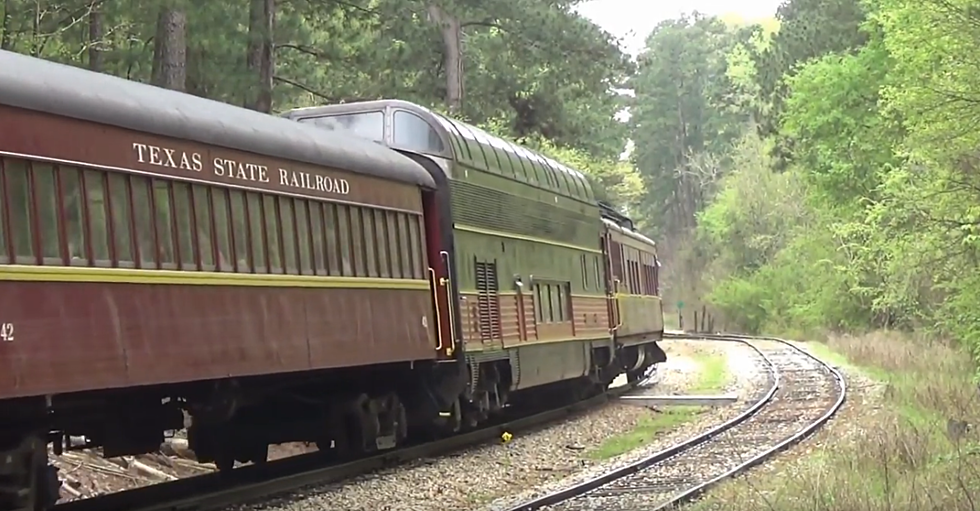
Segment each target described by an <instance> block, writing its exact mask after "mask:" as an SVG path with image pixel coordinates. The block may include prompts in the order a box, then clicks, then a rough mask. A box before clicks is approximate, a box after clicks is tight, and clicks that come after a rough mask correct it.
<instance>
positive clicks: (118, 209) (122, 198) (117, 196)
mask: <svg viewBox="0 0 980 511" xmlns="http://www.w3.org/2000/svg"><path fill="white" fill-rule="evenodd" d="M106 184H108V187H109V190H108V193H107V195H106V197H107V198H108V199H109V209H110V211H109V216H110V218H111V221H112V246H113V248H114V249H115V251H116V264H117V265H118V266H120V267H122V268H133V267H134V266H135V265H136V262H135V261H136V254H135V253H134V248H133V209H132V207H130V202H131V200H130V196H129V176H126V175H123V174H115V173H110V174H109V179H108V180H107V183H106Z"/></svg>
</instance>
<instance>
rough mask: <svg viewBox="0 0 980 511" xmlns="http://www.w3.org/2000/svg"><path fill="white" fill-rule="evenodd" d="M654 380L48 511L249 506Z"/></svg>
mask: <svg viewBox="0 0 980 511" xmlns="http://www.w3.org/2000/svg"><path fill="white" fill-rule="evenodd" d="M655 382H656V374H655V373H654V374H652V375H650V376H649V377H647V378H645V379H643V380H640V381H636V382H633V383H630V384H626V385H621V386H619V387H613V388H610V389H608V390H607V391H606V392H605V393H603V394H600V395H598V396H595V397H592V398H589V399H585V400H582V401H579V402H577V403H573V404H570V405H566V406H562V407H559V408H554V409H551V410H547V411H544V412H539V413H534V414H531V415H527V416H523V417H518V418H514V419H513V420H509V421H506V422H500V423H496V424H491V425H488V426H486V427H483V428H481V429H478V430H475V431H471V432H467V433H462V434H459V435H455V436H452V437H449V438H445V439H441V440H438V441H434V442H429V443H425V444H419V445H412V446H407V447H404V448H399V449H394V450H391V451H386V452H384V453H380V454H378V455H375V456H371V457H366V458H362V459H358V460H355V461H351V462H347V463H342V464H337V463H334V464H329V465H325V463H324V460H323V458H322V457H321V456H319V455H318V454H317V453H312V454H305V455H300V456H294V457H291V458H286V459H283V460H278V461H275V462H269V463H267V464H264V465H249V466H244V467H239V468H237V469H235V470H233V471H231V472H224V473H222V472H215V473H213V474H206V475H201V476H195V477H190V478H187V479H181V480H178V481H173V482H167V483H159V484H155V485H152V486H146V487H142V488H136V489H132V490H126V491H121V492H118V493H111V494H107V495H101V496H97V497H90V498H86V499H82V500H76V501H72V502H66V503H64V504H59V505H56V506H55V507H53V508H51V510H50V511H210V510H218V509H224V508H227V507H231V506H236V505H242V504H250V503H252V502H256V501H261V500H263V499H266V498H269V497H273V496H276V495H280V494H285V493H289V492H292V491H296V490H299V489H302V488H304V487H308V486H313V485H322V484H329V483H334V482H338V481H342V480H344V479H349V478H352V477H355V476H358V475H362V474H366V473H370V472H374V471H377V470H380V469H383V468H389V467H392V466H397V465H400V464H404V463H407V462H409V461H412V460H416V459H420V458H427V457H437V456H441V455H445V454H448V453H451V452H454V451H459V450H460V449H463V448H466V447H472V446H475V445H479V444H483V443H486V442H488V441H492V440H495V439H497V438H499V437H500V435H501V434H502V433H503V432H504V431H508V432H514V433H516V432H522V431H529V430H534V429H537V428H541V427H544V426H546V425H548V424H552V423H555V422H559V421H562V420H566V419H568V418H569V417H570V416H573V415H575V414H579V413H582V412H584V411H587V410H590V409H593V408H595V407H598V406H601V405H603V404H605V403H607V402H609V401H610V400H611V399H615V398H616V397H619V396H622V395H625V394H627V393H628V392H630V391H632V390H635V389H637V388H640V387H643V386H648V385H652V384H654V383H655Z"/></svg>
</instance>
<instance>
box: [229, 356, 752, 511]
mask: <svg viewBox="0 0 980 511" xmlns="http://www.w3.org/2000/svg"><path fill="white" fill-rule="evenodd" d="M663 346H664V349H665V350H666V351H667V356H668V362H667V363H666V364H663V365H662V366H661V367H660V368H659V370H658V378H659V383H658V384H657V385H656V386H655V387H654V388H653V389H651V390H650V391H649V392H650V393H656V394H677V393H683V392H684V390H685V389H686V388H689V387H690V386H691V385H694V384H696V382H697V381H698V378H699V367H700V365H699V363H698V362H697V361H696V360H695V357H696V356H697V355H698V354H705V353H708V354H722V355H725V356H726V357H727V360H728V365H729V368H730V371H729V372H730V374H731V375H733V377H734V378H733V381H732V382H731V384H730V385H729V388H727V389H725V390H726V391H727V392H729V393H734V394H736V395H738V396H739V397H740V398H744V396H746V395H750V394H751V393H752V389H754V388H755V387H756V386H758V385H762V384H764V383H765V375H764V374H759V373H758V372H757V371H758V370H759V369H760V368H761V366H760V361H759V360H758V358H757V356H756V355H755V354H754V352H753V351H752V350H751V349H750V348H747V347H744V346H741V345H738V344H734V343H718V342H706V341H697V342H691V341H675V340H670V341H664V342H663ZM747 405H748V403H743V402H742V401H741V400H740V401H739V403H737V404H735V405H732V406H727V407H718V408H713V409H709V410H707V411H705V412H704V413H702V414H700V415H697V416H696V417H695V419H694V420H693V421H691V422H688V423H684V424H682V425H679V426H678V427H676V428H673V429H671V430H668V431H662V432H660V433H659V436H658V437H657V438H655V439H654V440H653V441H652V442H651V443H649V444H647V445H646V446H645V447H643V448H641V449H637V450H636V451H632V452H629V453H626V454H623V455H620V456H617V457H614V458H612V459H608V460H603V461H594V460H592V459H591V458H590V457H589V456H588V455H587V453H589V451H590V450H592V449H595V448H597V447H599V446H600V445H602V443H603V442H604V441H606V440H607V439H609V438H612V437H615V436H616V435H619V434H623V433H627V432H630V431H632V430H633V429H634V428H635V427H636V426H637V424H638V423H639V422H640V421H641V420H642V419H643V418H646V417H652V416H653V415H654V414H656V413H658V412H657V411H656V410H651V409H648V408H644V407H641V406H634V405H627V404H623V403H615V402H614V403H609V404H607V405H605V406H602V407H599V408H597V409H594V410H591V411H589V412H586V413H584V414H582V415H579V416H577V417H574V418H572V419H570V420H568V421H566V422H563V423H561V424H556V425H554V426H551V427H548V428H544V429H541V430H538V431H536V432H532V433H528V434H526V435H515V437H514V438H513V439H512V440H511V441H510V442H507V443H503V442H500V443H499V444H495V445H486V446H482V447H477V448H472V449H469V450H467V451H465V452H461V453H457V454H455V455H452V456H446V457H441V458H438V459H430V460H419V461H417V462H415V463H413V464H409V465H403V466H401V467H397V468H393V469H390V470H386V471H382V472H379V473H375V474H372V475H368V476H362V477H359V478H355V479H352V480H349V481H346V482H344V483H338V484H333V485H326V486H322V487H315V488H309V489H306V490H303V491H300V492H296V493H292V494H288V495H285V496H282V497H278V498H276V499H273V500H269V501H265V502H263V503H258V504H253V505H250V506H241V507H237V508H236V509H253V510H258V509H261V510H269V511H273V510H284V511H285V510H290V511H296V510H314V509H315V510H330V509H336V510H350V511H356V510H372V511H428V510H433V509H436V510H473V511H475V510H491V509H493V510H497V509H506V508H507V507H508V505H509V504H510V505H513V504H516V503H518V502H520V501H524V500H527V499H529V498H531V497H533V496H535V495H537V494H540V493H544V492H547V491H551V490H553V489H556V488H560V487H563V486H564V485H568V484H570V483H571V482H572V481H575V480H578V479H581V478H585V477H589V476H593V475H595V474H597V473H602V472H605V471H608V470H610V469H612V468H614V467H616V466H621V465H623V464H626V463H629V462H631V461H633V460H635V459H638V458H639V457H642V456H644V455H646V454H649V453H651V452H655V451H658V450H661V449H663V448H665V447H667V446H668V445H670V444H673V443H676V442H678V441H680V440H682V439H683V438H685V437H688V436H692V435H695V434H697V433H698V432H700V431H704V430H707V429H708V428H710V427H712V426H714V425H716V424H719V423H721V422H723V421H725V420H726V419H727V418H730V417H733V416H734V415H737V414H738V413H739V411H740V410H741V409H742V408H743V406H747ZM495 499H496V500H495Z"/></svg>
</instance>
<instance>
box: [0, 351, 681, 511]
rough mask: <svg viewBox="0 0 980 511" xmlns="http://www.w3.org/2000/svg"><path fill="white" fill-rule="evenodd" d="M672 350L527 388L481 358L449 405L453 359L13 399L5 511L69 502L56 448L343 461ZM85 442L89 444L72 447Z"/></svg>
mask: <svg viewBox="0 0 980 511" xmlns="http://www.w3.org/2000/svg"><path fill="white" fill-rule="evenodd" d="M662 353H663V352H662V351H661V350H660V348H659V347H658V346H657V345H656V344H652V343H651V344H641V345H637V346H628V347H624V348H621V349H619V350H617V353H616V354H615V355H612V354H611V352H610V351H609V350H607V349H606V350H604V349H597V350H594V351H593V355H592V369H591V371H590V373H589V374H588V375H586V376H584V377H578V378H573V379H569V380H565V381H560V382H554V383H551V384H547V385H541V386H537V387H532V388H530V389H526V390H521V391H517V392H514V391H512V389H511V387H512V374H511V367H510V365H509V364H508V363H507V361H497V362H490V363H481V364H479V365H478V367H472V366H471V367H468V368H467V369H468V371H467V372H468V374H469V375H470V377H469V379H468V381H466V380H464V381H463V382H462V384H463V385H462V387H461V388H465V391H463V392H457V394H456V396H457V397H456V398H455V399H451V400H449V402H448V403H442V404H441V405H439V406H436V405H434V403H435V402H438V399H433V398H432V396H434V395H437V394H438V393H439V390H440V389H434V388H432V385H433V383H432V382H437V383H435V385H437V386H439V385H441V386H443V387H453V386H456V387H458V386H459V385H458V383H459V382H457V381H456V379H455V378H454V377H452V376H446V375H448V374H449V372H448V371H445V369H446V368H448V367H451V366H452V364H447V365H444V366H443V372H444V373H445V374H444V375H443V377H442V378H441V379H440V378H436V379H432V378H427V379H423V378H419V377H418V375H417V374H416V373H415V371H418V370H419V368H417V367H416V368H415V369H413V370H406V369H404V368H392V369H390V370H386V371H380V372H379V371H378V370H377V369H371V370H368V371H367V372H364V373H362V374H360V375H356V374H352V373H349V372H348V373H341V374H340V375H339V376H338V375H322V377H320V376H318V375H301V376H294V377H289V378H283V377H275V378H263V379H256V380H254V381H252V380H250V379H243V380H220V381H216V382H204V383H198V384H193V385H184V386H175V387H172V388H168V387H158V388H152V389H139V390H132V389H129V390H125V391H112V392H104V393H92V394H90V395H84V396H55V397H54V398H53V399H51V400H49V401H46V402H38V401H36V400H29V399H25V400H17V401H15V402H8V403H6V404H3V405H0V413H2V414H3V415H4V416H5V418H6V417H20V418H22V419H20V420H17V421H14V423H16V424H18V426H12V427H8V428H7V429H5V430H3V431H0V511H39V510H43V509H47V508H49V507H51V506H52V505H54V503H55V502H57V500H58V497H59V491H60V482H59V479H58V474H57V469H56V468H55V467H54V466H52V465H50V464H49V462H48V444H51V445H53V449H54V452H55V453H56V454H60V453H61V452H62V451H63V450H73V449H85V448H94V447H100V448H101V449H102V454H103V455H104V456H105V457H115V456H123V455H136V454H143V453H149V452H154V451H157V450H159V448H160V445H161V443H163V442H164V436H165V433H166V432H167V431H173V430H180V429H183V428H185V427H186V430H187V439H188V443H189V447H190V449H191V450H192V451H193V452H194V454H195V455H196V457H197V459H198V461H200V462H202V463H208V462H213V463H214V464H215V465H216V466H217V467H218V468H219V470H229V469H231V468H233V467H234V466H235V464H236V462H238V463H263V462H265V461H266V459H267V457H268V449H269V446H270V445H274V444H279V443H285V442H309V443H313V444H315V445H316V446H317V447H318V449H319V450H320V451H321V452H322V453H323V454H324V456H325V457H327V458H329V459H331V460H338V461H339V460H344V459H351V458H356V457H359V456H363V455H366V454H370V453H374V452H379V451H384V450H388V449H392V448H395V447H398V446H399V445H403V444H404V443H405V442H406V441H407V440H409V439H411V438H415V439H418V440H423V439H432V438H437V437H442V436H447V435H451V434H455V433H458V432H461V431H465V430H467V429H471V428H476V427H478V426H480V425H481V423H483V422H485V421H487V420H488V419H491V418H492V417H494V416H495V414H497V413H499V412H501V411H502V410H503V409H504V408H505V407H507V406H509V405H524V404H534V403H540V402H548V403H556V402H559V401H561V400H565V401H566V402H571V401H575V400H580V399H584V398H586V397H588V396H590V395H595V394H596V393H598V392H601V391H602V390H603V389H605V388H606V387H607V386H608V385H609V384H610V383H611V382H612V381H613V379H615V378H616V377H618V376H619V375H620V374H624V373H625V374H626V375H627V378H628V380H629V381H635V380H636V379H638V378H640V377H641V376H642V374H643V373H644V372H645V371H647V370H648V369H649V368H650V367H651V366H652V365H653V364H654V363H656V362H659V361H662V360H663V357H662ZM434 369H435V370H438V369H437V368H435V367H430V368H428V369H427V370H434ZM421 381H427V382H428V384H426V385H423V384H420V382H421ZM351 382H354V383H351ZM377 382H387V384H386V385H384V384H379V383H377ZM343 386H347V387H348V388H350V387H353V388H354V389H355V390H341V389H342V388H343ZM9 423H10V422H8V424H9ZM79 437H81V438H84V439H85V441H84V442H83V443H78V442H77V441H76V442H75V443H72V439H76V440H77V439H78V438H79Z"/></svg>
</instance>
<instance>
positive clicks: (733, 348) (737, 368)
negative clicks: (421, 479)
mask: <svg viewBox="0 0 980 511" xmlns="http://www.w3.org/2000/svg"><path fill="white" fill-rule="evenodd" d="M675 343H676V344H675ZM663 346H664V349H665V351H667V356H668V358H669V357H670V356H671V351H675V352H676V351H682V352H683V351H684V350H688V349H691V348H692V347H694V349H697V350H698V351H705V350H707V351H714V352H720V353H724V354H725V355H726V356H727V360H728V368H729V373H730V374H731V375H732V376H733V379H732V381H731V382H729V384H728V385H727V386H726V388H725V389H724V392H725V393H730V394H733V395H735V396H737V397H738V402H737V403H736V404H735V405H733V406H721V407H716V408H712V409H709V410H707V411H706V412H704V413H702V414H700V415H698V417H697V419H696V420H694V421H692V422H688V423H685V424H681V425H679V426H677V427H675V428H673V429H671V430H668V431H663V432H662V433H661V434H660V435H659V436H658V437H657V438H655V439H654V440H653V441H652V442H650V443H649V444H647V445H645V446H643V447H641V448H639V449H635V450H633V451H630V452H627V453H624V454H621V455H619V456H616V457H614V458H611V459H609V460H605V461H603V462H602V463H599V464H596V465H593V466H591V467H587V468H585V469H583V470H581V471H579V472H577V473H575V474H572V475H569V476H568V477H565V478H563V479H560V480H556V481H551V482H549V483H547V484H545V485H541V486H538V487H534V488H532V489H529V490H525V491H523V492H520V493H516V494H512V495H509V496H506V497H502V498H499V499H497V500H494V501H493V502H491V503H489V504H487V505H484V506H480V507H476V508H471V509H474V510H479V511H500V510H504V509H510V508H512V507H514V506H516V505H518V504H520V503H521V502H526V501H529V500H532V499H534V498H537V497H540V496H542V495H546V494H549V493H552V492H555V491H558V490H561V489H563V488H568V487H570V486H573V485H575V484H577V483H580V482H583V481H586V480H588V479H591V478H594V477H597V476H599V475H602V474H604V473H606V472H610V471H612V470H616V469H617V468H620V467H623V466H626V465H629V464H630V463H633V462H635V461H637V460H640V459H642V458H645V457H648V456H650V455H651V454H654V453H656V452H659V451H662V450H664V449H667V448H668V447H670V446H672V445H674V444H677V443H679V442H681V441H683V440H685V439H687V438H690V437H692V436H695V435H698V434H701V433H703V432H705V431H708V430H709V429H711V428H713V427H715V426H717V425H719V424H722V423H724V422H725V421H727V420H729V419H732V418H734V417H735V416H737V415H738V414H739V413H741V412H742V411H743V410H745V409H746V408H747V407H748V406H751V404H752V398H753V396H755V395H757V394H758V393H759V391H760V389H762V388H764V387H765V386H766V382H767V379H766V371H765V369H764V366H763V365H762V359H761V357H760V356H759V354H758V353H757V352H756V351H755V350H753V349H751V348H749V347H747V346H745V345H743V344H739V343H729V342H717V341H694V342H692V341H681V340H679V341H673V340H671V341H664V344H663ZM707 346H710V348H707ZM677 358H678V361H677V362H676V363H675V364H673V365H669V366H667V367H665V368H664V369H665V370H666V371H665V373H666V374H664V377H665V381H664V382H663V384H664V387H667V388H669V387H670V385H671V384H672V383H673V381H674V380H673V378H677V376H672V374H674V373H678V372H683V371H684V366H689V364H690V363H691V362H694V361H693V360H691V358H689V357H683V358H686V359H687V361H681V360H680V359H681V358H682V357H677ZM694 365H695V366H696V362H694ZM688 370H690V369H688ZM679 389H680V390H683V387H679ZM663 390H664V389H663V388H660V385H658V386H657V387H656V388H655V392H656V393H657V394H666V393H667V392H664V391H663ZM678 393H679V392H678Z"/></svg>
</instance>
